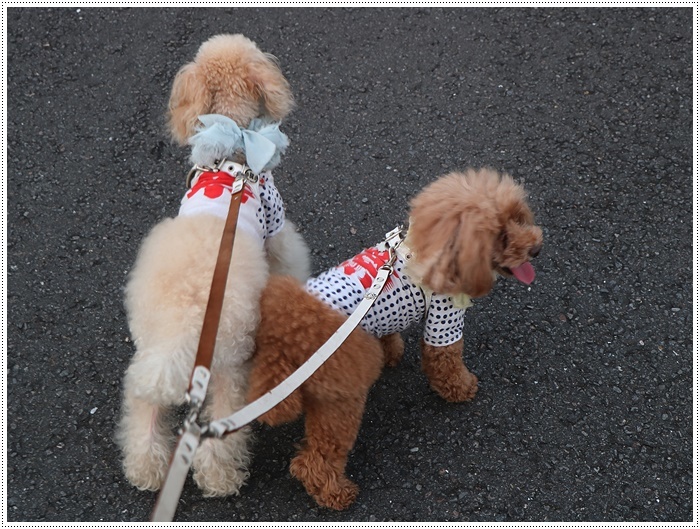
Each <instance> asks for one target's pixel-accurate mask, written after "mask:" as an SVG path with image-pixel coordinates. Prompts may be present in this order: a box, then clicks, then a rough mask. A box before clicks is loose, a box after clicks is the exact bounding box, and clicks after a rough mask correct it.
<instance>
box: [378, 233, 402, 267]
mask: <svg viewBox="0 0 700 529" xmlns="http://www.w3.org/2000/svg"><path fill="white" fill-rule="evenodd" d="M384 237H385V238H384V246H385V247H386V249H387V250H388V251H389V260H388V261H387V262H386V263H384V265H382V267H381V268H388V269H393V266H394V263H395V262H396V256H397V253H396V250H397V249H398V247H399V246H401V243H403V241H404V239H405V238H406V230H405V228H404V226H403V224H399V225H398V226H396V228H394V229H393V230H391V231H390V232H388V233H387V234H386V235H385V236H384Z"/></svg>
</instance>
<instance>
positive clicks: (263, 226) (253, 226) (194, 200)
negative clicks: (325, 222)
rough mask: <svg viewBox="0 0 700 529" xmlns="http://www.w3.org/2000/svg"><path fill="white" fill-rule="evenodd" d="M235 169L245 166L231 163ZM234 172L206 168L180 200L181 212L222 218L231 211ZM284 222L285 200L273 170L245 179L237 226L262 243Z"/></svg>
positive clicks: (278, 229) (274, 233)
mask: <svg viewBox="0 0 700 529" xmlns="http://www.w3.org/2000/svg"><path fill="white" fill-rule="evenodd" d="M231 166H233V168H234V169H235V170H233V171H232V172H233V173H235V172H236V171H238V170H242V169H243V167H242V166H241V165H239V164H233V163H232V164H231ZM233 181H234V176H233V175H231V174H229V173H228V172H227V171H226V170H223V169H222V170H219V171H217V172H210V171H205V172H202V173H201V174H199V175H198V176H197V177H196V178H195V179H194V180H193V181H192V184H191V187H190V189H189V190H188V191H187V193H185V196H184V197H182V201H181V202H180V213H179V214H180V215H188V216H189V215H215V216H217V217H221V218H223V219H225V218H226V216H227V215H228V209H229V206H230V204H231V188H232V186H233ZM283 226H284V204H283V202H282V197H281V196H280V193H279V191H278V190H277V188H276V187H275V182H274V180H273V178H272V173H271V172H270V171H266V172H264V173H261V174H260V175H259V178H258V181H257V182H255V183H250V182H246V184H245V186H244V188H243V195H242V196H241V209H240V211H239V213H238V224H237V227H236V229H237V230H239V229H240V230H242V231H244V232H246V233H248V234H250V235H251V236H252V237H253V238H254V239H255V240H257V241H260V243H261V244H262V243H263V241H264V240H265V239H266V238H267V237H273V236H274V235H276V234H277V233H278V232H279V231H280V230H281V229H282V227H283Z"/></svg>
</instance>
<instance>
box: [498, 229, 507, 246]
mask: <svg viewBox="0 0 700 529" xmlns="http://www.w3.org/2000/svg"><path fill="white" fill-rule="evenodd" d="M498 240H499V241H500V242H501V244H502V245H503V247H504V248H506V247H507V246H508V232H506V231H505V230H503V231H502V232H501V234H500V235H499V236H498Z"/></svg>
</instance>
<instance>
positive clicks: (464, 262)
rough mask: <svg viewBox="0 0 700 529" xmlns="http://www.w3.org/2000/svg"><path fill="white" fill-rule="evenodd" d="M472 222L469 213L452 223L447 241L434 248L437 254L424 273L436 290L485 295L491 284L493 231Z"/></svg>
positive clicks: (424, 281)
mask: <svg viewBox="0 0 700 529" xmlns="http://www.w3.org/2000/svg"><path fill="white" fill-rule="evenodd" d="M484 228H485V227H484V226H480V225H479V224H478V223H475V222H474V220H473V219H472V218H470V215H469V213H468V212H464V213H463V214H462V215H461V216H460V217H459V220H456V221H454V222H452V227H451V230H449V231H448V233H445V234H444V235H443V236H447V237H448V239H446V240H447V244H445V245H444V246H443V247H442V248H439V249H438V248H435V250H436V255H435V257H434V258H433V259H432V260H431V261H432V262H431V264H430V265H429V267H428V269H427V270H426V272H425V275H424V276H423V283H424V284H425V285H426V286H427V287H428V288H430V289H432V290H434V291H435V292H440V293H446V294H458V293H465V294H468V295H469V296H470V297H472V298H478V297H481V296H485V295H486V294H488V293H489V292H490V291H491V288H492V287H493V265H492V262H491V261H492V255H493V243H494V237H493V234H491V233H490V232H489V230H488V229H484Z"/></svg>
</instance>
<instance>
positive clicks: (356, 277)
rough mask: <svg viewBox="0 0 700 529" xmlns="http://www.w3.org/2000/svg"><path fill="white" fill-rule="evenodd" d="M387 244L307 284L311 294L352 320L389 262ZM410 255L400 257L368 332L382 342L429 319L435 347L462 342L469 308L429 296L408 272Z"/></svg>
mask: <svg viewBox="0 0 700 529" xmlns="http://www.w3.org/2000/svg"><path fill="white" fill-rule="evenodd" d="M383 247H384V245H383V243H382V244H378V245H377V246H375V247H373V248H368V249H367V250H364V251H363V252H362V253H360V254H358V255H356V256H355V257H353V258H351V259H348V260H347V261H345V262H343V263H342V264H340V265H339V266H337V267H335V268H331V269H330V270H328V271H326V272H324V273H322V274H321V275H319V276H318V277H314V278H311V279H309V280H308V281H307V283H306V290H307V291H308V292H310V293H311V294H313V295H314V296H316V297H317V298H318V299H320V300H321V301H324V302H325V303H327V304H328V305H330V306H331V307H333V308H335V309H336V310H339V311H340V312H342V313H344V314H345V315H347V316H349V315H350V314H352V312H353V311H354V310H355V308H356V307H357V305H359V304H360V302H361V301H362V298H363V297H364V295H365V293H366V292H367V290H369V287H370V286H371V285H372V282H373V281H374V278H375V277H376V276H377V271H378V270H379V268H380V267H381V266H382V265H383V264H384V263H385V262H386V261H387V258H388V252H387V251H386V250H384V249H383ZM406 259H407V258H406V256H405V255H402V252H400V251H399V252H397V258H396V263H395V264H394V272H393V273H392V275H391V276H389V279H388V280H387V283H386V285H385V286H384V289H383V290H382V292H381V294H380V295H379V297H378V298H377V300H376V301H375V302H374V304H373V305H372V307H371V308H370V310H369V312H368V313H367V315H366V316H365V317H364V318H363V319H362V321H361V322H360V325H361V326H362V328H363V329H364V330H365V331H367V332H369V333H370V334H373V335H374V336H377V337H381V336H386V335H388V334H392V333H395V332H401V331H403V330H405V329H407V328H408V327H409V326H410V325H412V324H414V323H418V322H420V321H422V320H425V328H424V331H423V339H424V340H425V342H426V343H427V344H429V345H432V346H445V345H450V344H453V343H455V342H456V341H458V340H459V339H460V338H461V337H462V330H463V328H464V313H465V311H466V308H459V307H456V306H455V303H454V301H453V299H452V297H450V296H447V295H443V294H435V293H430V292H426V291H424V290H423V289H422V288H420V287H419V286H418V285H416V284H415V283H414V282H413V281H411V279H410V278H409V277H408V276H407V275H406V274H405V273H404V272H403V270H404V268H405V265H406Z"/></svg>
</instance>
